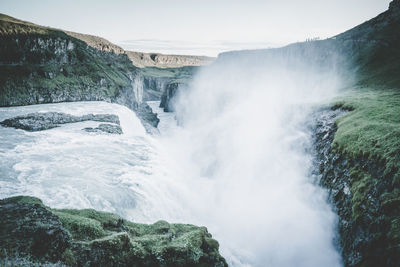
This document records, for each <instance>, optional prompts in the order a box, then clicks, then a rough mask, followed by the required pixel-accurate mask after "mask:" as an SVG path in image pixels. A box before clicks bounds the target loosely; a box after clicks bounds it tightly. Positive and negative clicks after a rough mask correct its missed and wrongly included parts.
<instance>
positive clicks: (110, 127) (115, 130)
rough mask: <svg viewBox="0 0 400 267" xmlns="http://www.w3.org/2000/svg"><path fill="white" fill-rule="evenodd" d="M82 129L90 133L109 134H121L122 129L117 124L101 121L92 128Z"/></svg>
mask: <svg viewBox="0 0 400 267" xmlns="http://www.w3.org/2000/svg"><path fill="white" fill-rule="evenodd" d="M82 130H84V131H86V132H90V133H109V134H122V129H121V127H120V126H119V125H115V124H108V123H102V124H100V125H99V126H97V127H95V128H92V127H86V128H83V129H82Z"/></svg>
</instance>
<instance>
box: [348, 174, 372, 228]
mask: <svg viewBox="0 0 400 267" xmlns="http://www.w3.org/2000/svg"><path fill="white" fill-rule="evenodd" d="M350 178H351V185H350V186H351V188H350V191H351V193H352V195H353V198H352V200H351V201H352V215H353V219H354V220H355V221H357V220H358V219H360V218H361V217H362V216H363V215H364V213H365V212H366V211H368V212H371V210H370V208H369V207H370V205H369V204H370V203H369V201H370V200H369V199H368V197H366V196H367V195H368V193H370V192H371V190H372V188H373V185H374V183H373V178H372V177H371V175H370V174H369V173H367V172H365V171H363V170H361V169H358V168H352V169H351V171H350Z"/></svg>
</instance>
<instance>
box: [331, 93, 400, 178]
mask: <svg viewBox="0 0 400 267" xmlns="http://www.w3.org/2000/svg"><path fill="white" fill-rule="evenodd" d="M335 105H336V106H340V107H342V108H345V109H348V110H352V111H351V112H349V113H348V114H347V115H345V116H343V117H341V118H339V119H338V120H337V122H336V123H337V126H338V130H337V132H336V135H335V138H334V141H333V149H334V150H336V151H337V152H341V153H345V154H346V155H348V156H350V157H351V158H359V157H362V158H366V159H368V160H372V161H376V162H382V163H383V164H384V165H385V173H390V174H393V185H397V186H398V185H400V183H399V182H400V90H397V89H392V90H373V89H365V88H358V89H355V90H354V91H353V92H351V93H350V94H349V95H347V96H345V97H342V98H341V99H338V100H337V101H336V103H335Z"/></svg>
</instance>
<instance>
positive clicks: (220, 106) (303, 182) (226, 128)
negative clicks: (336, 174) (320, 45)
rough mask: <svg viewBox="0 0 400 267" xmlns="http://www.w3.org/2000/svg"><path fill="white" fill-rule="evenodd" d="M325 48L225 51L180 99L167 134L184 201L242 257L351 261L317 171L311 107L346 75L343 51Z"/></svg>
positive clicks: (238, 261)
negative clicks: (339, 242)
mask: <svg viewBox="0 0 400 267" xmlns="http://www.w3.org/2000/svg"><path fill="white" fill-rule="evenodd" d="M306 45H307V44H306ZM304 51H307V52H304ZM319 51H320V50H313V49H308V50H304V49H303V48H302V47H300V48H299V47H292V48H290V47H289V48H286V49H281V50H269V52H265V51H249V52H241V53H236V52H232V53H228V54H223V55H221V56H220V57H219V59H218V60H217V62H216V63H214V64H213V65H212V66H209V67H205V68H203V69H202V70H201V71H200V72H199V73H198V74H197V75H196V76H195V78H194V80H193V81H192V83H191V85H190V86H189V88H187V89H181V90H180V94H179V95H178V96H177V97H176V98H175V102H174V108H175V111H176V116H177V120H178V122H179V125H180V127H178V128H176V129H175V130H171V131H170V132H169V133H168V134H167V135H166V136H165V137H164V140H163V141H164V146H165V147H166V149H167V151H168V153H169V155H170V157H171V158H173V159H174V160H175V161H176V162H178V165H179V168H180V169H181V175H182V176H183V177H184V178H183V179H182V181H183V183H185V184H186V187H187V188H188V192H186V193H187V198H186V199H185V200H184V204H183V205H184V206H186V207H187V208H188V209H190V211H191V214H192V215H191V216H192V218H191V222H193V223H198V224H201V225H206V226H207V227H208V229H209V231H210V232H211V233H213V235H214V237H215V238H216V239H217V240H219V242H220V246H221V252H222V254H223V256H225V257H226V259H227V260H228V263H229V264H230V265H232V266H341V265H342V264H341V259H340V255H339V252H338V251H337V250H336V248H335V244H334V239H335V224H336V216H335V214H334V212H333V211H332V207H331V206H330V205H329V204H328V203H327V194H326V192H325V191H324V190H323V189H322V188H320V187H319V186H318V185H317V177H313V176H312V175H311V174H310V173H311V169H312V155H311V152H310V149H311V147H312V143H311V142H312V140H311V135H312V133H311V128H310V122H309V121H310V120H309V118H310V114H311V113H312V111H313V110H315V109H316V108H318V107H319V106H320V105H321V104H323V103H326V102H327V101H329V100H331V99H332V98H333V97H334V96H335V95H336V94H337V93H338V89H339V88H341V87H343V84H344V81H343V80H342V79H341V78H340V74H339V73H340V66H339V62H340V60H338V57H335V56H334V55H330V56H329V59H327V57H326V55H322V54H321V53H320V52H319Z"/></svg>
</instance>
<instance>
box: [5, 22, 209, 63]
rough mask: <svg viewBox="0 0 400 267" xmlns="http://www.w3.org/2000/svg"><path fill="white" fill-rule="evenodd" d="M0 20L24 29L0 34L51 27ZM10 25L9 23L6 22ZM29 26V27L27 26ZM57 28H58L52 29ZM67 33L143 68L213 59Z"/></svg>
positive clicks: (10, 29) (13, 27) (29, 31)
mask: <svg viewBox="0 0 400 267" xmlns="http://www.w3.org/2000/svg"><path fill="white" fill-rule="evenodd" d="M0 20H1V21H3V22H8V23H14V24H19V25H24V27H23V28H24V29H22V27H20V26H18V25H14V26H11V27H8V28H7V27H3V29H0V34H1V33H3V34H5V33H11V32H14V33H17V32H19V33H22V32H25V31H26V32H25V33H46V32H48V31H49V30H51V28H49V27H44V26H40V25H36V24H34V23H31V22H26V21H22V20H19V19H16V18H13V17H10V16H7V15H5V14H0ZM8 26H10V24H8ZM28 26H29V27H28ZM53 30H58V29H53ZM59 31H63V32H64V33H66V34H68V35H69V36H71V37H74V38H76V39H79V40H81V41H84V42H85V43H86V44H88V45H89V46H91V47H93V48H96V49H98V50H100V51H106V52H113V53H115V54H127V55H128V57H129V59H130V60H131V61H132V64H133V65H134V66H135V67H139V68H145V67H157V68H180V67H185V66H202V65H206V64H209V63H211V62H213V61H214V60H215V58H213V57H206V56H186V55H165V54H159V53H143V52H135V51H125V50H124V49H123V48H121V47H120V46H118V45H116V44H113V43H111V42H110V41H108V40H106V39H104V38H102V37H98V36H94V35H89V34H82V33H76V32H71V31H65V30H59Z"/></svg>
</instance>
